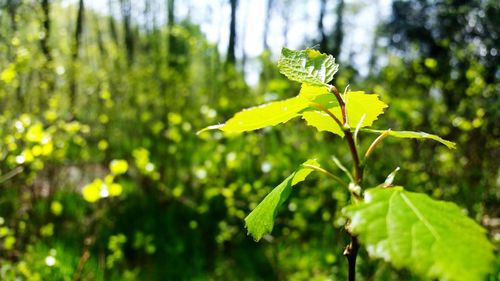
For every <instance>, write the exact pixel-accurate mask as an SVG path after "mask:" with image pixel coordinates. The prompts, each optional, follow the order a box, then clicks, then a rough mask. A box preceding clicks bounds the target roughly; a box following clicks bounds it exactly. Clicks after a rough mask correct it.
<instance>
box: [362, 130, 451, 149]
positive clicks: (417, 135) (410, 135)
mask: <svg viewBox="0 0 500 281" xmlns="http://www.w3.org/2000/svg"><path fill="white" fill-rule="evenodd" d="M363 131H366V132H370V133H378V134H382V133H385V134H387V135H389V136H393V137H396V138H403V139H431V140H435V141H437V142H440V143H442V144H444V145H446V146H447V147H448V148H450V149H455V148H456V143H454V142H451V141H447V140H445V139H443V138H441V137H439V136H436V135H432V134H428V133H424V132H413V131H393V130H369V129H367V130H363Z"/></svg>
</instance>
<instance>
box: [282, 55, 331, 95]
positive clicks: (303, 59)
mask: <svg viewBox="0 0 500 281" xmlns="http://www.w3.org/2000/svg"><path fill="white" fill-rule="evenodd" d="M278 68H279V70H280V72H281V73H282V74H283V75H285V76H286V77H288V79H290V80H293V81H297V82H300V83H308V84H311V85H316V86H321V85H326V84H327V83H328V82H330V81H332V79H333V75H335V73H336V72H337V70H338V69H339V65H338V64H336V63H335V58H334V57H333V56H331V55H327V54H322V53H320V52H319V51H316V50H312V49H306V50H302V51H295V50H290V49H287V48H283V49H282V50H281V57H280V59H279V60H278Z"/></svg>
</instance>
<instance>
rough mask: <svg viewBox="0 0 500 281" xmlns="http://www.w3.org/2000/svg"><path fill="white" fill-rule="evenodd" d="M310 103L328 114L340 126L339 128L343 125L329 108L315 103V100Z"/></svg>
mask: <svg viewBox="0 0 500 281" xmlns="http://www.w3.org/2000/svg"><path fill="white" fill-rule="evenodd" d="M311 105H312V106H314V107H316V108H317V109H319V110H321V111H323V112H324V113H326V114H328V116H330V117H331V118H332V119H333V120H334V121H335V123H337V124H338V125H339V126H340V128H343V127H344V125H342V122H340V120H339V119H338V118H337V116H335V115H333V113H332V112H331V111H330V110H328V108H326V107H324V106H322V105H321V104H319V103H315V102H312V103H311Z"/></svg>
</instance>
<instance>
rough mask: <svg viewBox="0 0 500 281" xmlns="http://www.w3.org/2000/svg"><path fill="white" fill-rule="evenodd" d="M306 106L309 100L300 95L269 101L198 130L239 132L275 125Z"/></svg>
mask: <svg viewBox="0 0 500 281" xmlns="http://www.w3.org/2000/svg"><path fill="white" fill-rule="evenodd" d="M308 106H309V101H308V100H307V99H305V98H302V97H294V98H290V99H286V100H282V101H276V102H271V103H267V104H263V105H260V106H256V107H251V108H247V109H244V110H242V111H240V112H238V113H236V114H235V115H234V116H233V117H232V118H231V119H229V120H228V121H227V122H226V123H225V124H222V125H215V126H210V127H207V128H205V129H203V130H201V131H200V132H203V131H205V130H211V129H220V130H222V131H224V132H228V133H241V132H246V131H253V130H257V129H261V128H264V127H268V126H275V125H277V124H280V123H285V122H287V121H289V120H290V119H292V118H294V117H296V116H299V112H300V111H302V110H303V109H305V108H307V107H308ZM200 132H199V133H200Z"/></svg>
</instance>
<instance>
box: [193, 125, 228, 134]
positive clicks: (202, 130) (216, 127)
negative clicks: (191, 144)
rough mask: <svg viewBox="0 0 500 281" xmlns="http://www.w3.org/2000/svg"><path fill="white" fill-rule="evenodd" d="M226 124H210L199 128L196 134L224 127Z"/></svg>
mask: <svg viewBox="0 0 500 281" xmlns="http://www.w3.org/2000/svg"><path fill="white" fill-rule="evenodd" d="M224 125H225V124H218V125H212V126H208V127H206V128H203V129H201V130H199V131H198V132H196V135H198V136H199V135H200V134H201V133H204V132H206V131H210V130H217V129H220V128H222V127H224Z"/></svg>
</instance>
